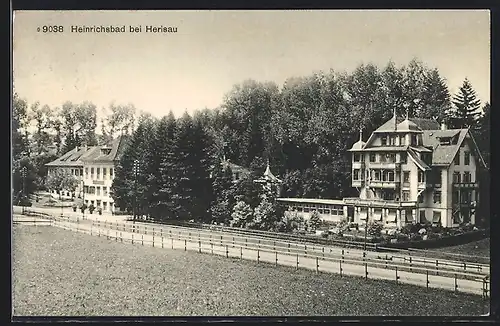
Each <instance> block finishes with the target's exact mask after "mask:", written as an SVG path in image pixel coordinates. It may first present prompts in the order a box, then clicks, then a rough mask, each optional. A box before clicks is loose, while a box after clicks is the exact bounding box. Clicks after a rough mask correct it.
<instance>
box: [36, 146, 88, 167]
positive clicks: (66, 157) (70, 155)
mask: <svg viewBox="0 0 500 326" xmlns="http://www.w3.org/2000/svg"><path fill="white" fill-rule="evenodd" d="M86 151H87V150H86V149H85V148H84V147H80V148H79V147H75V148H73V149H72V150H70V151H69V152H66V153H65V154H63V155H62V156H60V157H58V158H56V159H55V160H54V161H52V162H49V163H47V164H45V165H46V166H82V165H83V162H82V161H81V160H80V158H81V157H82V155H84V154H85V152H86Z"/></svg>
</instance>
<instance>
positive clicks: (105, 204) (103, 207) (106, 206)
mask: <svg viewBox="0 0 500 326" xmlns="http://www.w3.org/2000/svg"><path fill="white" fill-rule="evenodd" d="M107 209H108V202H105V201H103V202H102V210H103V211H105V210H107Z"/></svg>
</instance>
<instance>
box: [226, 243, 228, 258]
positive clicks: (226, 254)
mask: <svg viewBox="0 0 500 326" xmlns="http://www.w3.org/2000/svg"><path fill="white" fill-rule="evenodd" d="M226 258H229V249H228V247H227V245H226Z"/></svg>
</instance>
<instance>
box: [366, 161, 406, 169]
mask: <svg viewBox="0 0 500 326" xmlns="http://www.w3.org/2000/svg"><path fill="white" fill-rule="evenodd" d="M398 165H399V164H398V163H395V162H370V163H369V165H368V166H369V167H370V168H371V169H384V170H394V169H396V166H398Z"/></svg>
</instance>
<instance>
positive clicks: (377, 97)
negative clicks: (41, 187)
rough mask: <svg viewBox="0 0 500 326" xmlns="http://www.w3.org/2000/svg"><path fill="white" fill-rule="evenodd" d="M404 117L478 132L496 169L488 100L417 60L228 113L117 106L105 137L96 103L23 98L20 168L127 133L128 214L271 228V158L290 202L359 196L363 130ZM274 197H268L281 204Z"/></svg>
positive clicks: (318, 77) (270, 92)
mask: <svg viewBox="0 0 500 326" xmlns="http://www.w3.org/2000/svg"><path fill="white" fill-rule="evenodd" d="M393 110H396V112H397V114H398V115H400V116H405V115H406V114H408V115H409V116H410V117H418V118H428V119H435V120H436V121H437V122H439V123H447V124H448V125H449V127H450V128H471V130H472V132H473V134H474V135H475V136H476V140H477V141H478V143H479V146H480V148H481V152H482V153H483V156H484V157H485V159H486V161H487V163H489V153H490V148H489V134H490V129H489V128H490V127H489V125H490V121H489V116H490V105H489V104H488V103H484V105H483V104H482V103H480V101H479V99H478V98H477V94H476V92H475V90H474V89H473V87H472V85H471V83H470V81H469V80H467V79H466V78H465V79H464V82H463V84H462V86H461V87H460V89H459V90H458V92H457V94H454V95H453V96H452V95H451V94H450V92H449V89H448V86H447V83H446V81H445V79H444V78H443V77H441V75H440V74H439V70H438V69H436V68H432V67H428V66H426V65H425V64H424V63H422V62H421V61H418V60H416V59H414V60H412V61H410V62H409V63H408V64H406V65H402V66H397V65H396V64H394V63H393V62H389V63H388V64H387V65H385V66H383V67H378V66H376V65H374V64H361V65H359V66H358V67H357V68H356V69H355V70H354V71H352V72H350V73H347V72H337V71H333V70H330V71H328V72H315V73H312V74H310V75H307V76H302V77H291V78H288V79H287V80H286V81H285V82H284V83H283V85H281V86H278V85H277V84H276V83H273V82H257V81H254V80H246V81H243V82H242V83H240V84H237V85H235V86H234V87H233V88H232V89H231V90H230V91H229V92H228V93H227V94H226V95H225V97H224V99H223V103H222V105H221V106H220V107H218V108H215V109H204V110H198V111H196V112H194V113H193V114H192V115H189V114H188V113H185V114H184V115H183V116H182V117H179V118H175V117H174V116H173V114H172V113H171V112H170V113H169V114H168V115H167V116H165V117H163V118H161V119H156V118H153V117H152V116H151V115H147V114H143V115H141V116H139V117H137V116H136V114H135V112H136V111H135V108H133V106H114V105H112V106H110V108H109V114H108V116H107V117H105V118H104V120H103V124H102V125H103V129H102V130H101V132H100V134H99V133H98V132H97V131H96V125H97V123H96V121H97V116H96V107H95V106H94V105H93V104H91V103H88V102H85V103H82V104H71V103H69V102H68V103H65V104H64V105H63V106H62V107H61V108H60V109H58V110H50V109H47V107H46V106H42V107H40V105H38V104H36V103H35V104H33V105H32V107H31V112H32V113H31V114H28V112H29V110H28V109H27V104H26V102H25V101H23V100H21V99H20V98H19V97H17V95H15V97H14V116H13V127H14V128H13V145H14V160H16V158H17V160H18V161H20V160H22V158H20V157H24V158H25V157H29V158H30V161H33V160H35V158H36V157H37V156H34V155H33V154H32V153H40V149H43V148H45V147H46V146H47V144H59V145H58V146H59V147H58V149H59V148H60V149H59V154H61V153H63V152H65V151H67V150H70V149H71V148H73V147H74V146H77V145H81V144H82V143H83V142H86V143H87V144H89V145H92V144H96V143H99V142H105V141H106V140H109V139H111V138H113V137H115V136H116V135H117V134H119V133H120V132H121V130H122V129H127V130H129V131H133V132H131V136H130V140H129V141H130V145H129V146H128V147H127V149H126V151H125V153H124V155H123V157H122V158H121V160H120V164H119V166H117V168H116V177H115V181H114V185H113V197H114V199H115V201H116V203H117V204H118V205H119V206H121V207H123V208H124V209H128V210H131V209H133V207H137V209H138V210H140V211H141V213H144V214H148V215H151V216H158V218H170V217H172V218H180V219H193V218H204V219H213V220H217V221H221V222H225V223H233V224H235V225H238V224H247V223H249V225H252V223H254V222H255V221H257V223H256V224H266V223H268V224H269V223H274V222H275V221H274V222H273V221H266V218H264V219H262V214H261V213H256V212H255V209H256V208H257V207H258V206H259V205H261V203H262V202H263V201H264V200H263V198H262V193H260V192H259V190H260V189H259V188H258V186H257V185H256V184H255V183H254V182H253V179H252V178H256V177H258V176H260V175H261V174H262V172H263V171H264V169H265V165H266V162H268V161H269V162H270V165H271V170H272V171H273V172H274V173H275V174H277V175H279V176H280V178H281V179H282V180H283V181H284V182H283V185H282V193H281V195H282V196H287V197H313V198H342V197H347V196H357V193H356V192H355V190H354V189H353V188H352V187H351V158H350V155H349V152H347V150H348V149H349V148H350V146H351V145H352V144H353V143H354V142H356V141H357V140H358V138H359V130H362V134H363V138H364V139H365V140H366V138H367V137H368V136H369V135H370V134H371V132H372V131H374V130H375V129H376V128H378V127H379V126H380V125H381V124H382V123H384V122H385V121H386V120H388V119H390V118H391V116H392V114H393ZM53 112H60V113H58V114H52V116H56V117H58V120H57V119H56V120H57V121H59V122H56V123H51V122H50V121H52V120H51V118H50V114H51V113H53ZM30 118H31V119H32V120H33V121H35V124H34V125H35V126H36V128H35V129H34V130H35V131H34V132H33V134H32V135H31V139H33V140H34V141H31V142H30V145H31V146H28V144H27V142H26V140H27V139H29V137H28V134H25V132H26V130H27V129H26V128H25V126H26V121H27V120H29V119H30ZM50 128H52V129H50ZM47 130H52V132H51V133H49V132H47ZM47 134H50V135H51V137H52V138H50V137H48V136H47ZM20 153H24V155H20ZM26 153H28V154H26ZM222 157H226V158H227V159H229V160H230V161H231V162H233V163H235V164H239V165H241V166H244V167H248V168H250V170H251V171H252V174H251V175H250V176H248V177H246V178H244V179H243V180H241V181H239V182H237V183H233V182H232V181H231V180H229V174H230V173H229V172H228V171H225V170H219V167H220V162H221V158H222ZM134 161H137V162H138V163H137V164H136V166H137V167H138V169H137V171H134ZM35 165H36V164H35ZM135 172H137V177H136V173H135ZM270 198H271V197H268V198H267V199H266V200H267V201H270V202H271V203H272V200H271V199H270ZM271 206H272V207H271ZM271 206H269V205H267V203H264V204H262V207H261V208H259V210H257V212H261V211H263V210H265V209H264V208H265V207H267V208H266V209H267V210H270V211H272V210H276V209H277V208H276V207H275V206H273V205H271ZM235 207H238V210H237V214H235V210H234V209H235ZM259 214H260V215H259ZM255 215H257V216H258V218H257V220H254V218H255ZM264 215H265V214H264ZM245 216H246V217H245ZM259 216H260V217H259ZM231 221H232V222H231Z"/></svg>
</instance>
